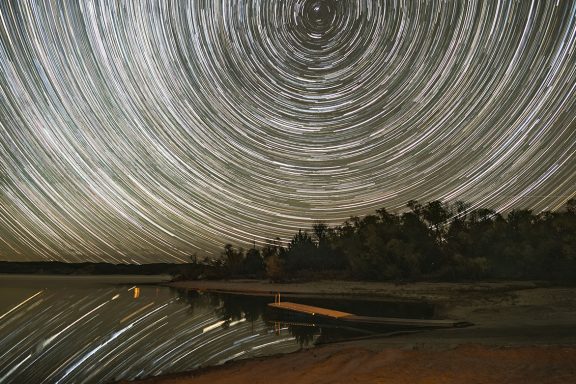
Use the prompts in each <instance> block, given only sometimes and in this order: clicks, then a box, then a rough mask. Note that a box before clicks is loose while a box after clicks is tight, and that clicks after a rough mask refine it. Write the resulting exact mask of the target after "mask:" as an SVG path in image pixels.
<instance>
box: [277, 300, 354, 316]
mask: <svg viewBox="0 0 576 384" xmlns="http://www.w3.org/2000/svg"><path fill="white" fill-rule="evenodd" d="M268 305H269V306H270V307H272V308H276V309H284V310H287V311H293V312H298V313H303V314H305V315H311V316H324V317H330V318H333V319H342V318H344V317H348V316H354V315H353V314H351V313H347V312H340V311H335V310H333V309H326V308H320V307H313V306H311V305H304V304H297V303H290V302H288V301H283V302H281V303H270V304H268Z"/></svg>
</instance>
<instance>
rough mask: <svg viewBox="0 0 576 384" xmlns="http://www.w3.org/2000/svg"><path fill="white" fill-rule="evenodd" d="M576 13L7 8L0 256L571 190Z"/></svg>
mask: <svg viewBox="0 0 576 384" xmlns="http://www.w3.org/2000/svg"><path fill="white" fill-rule="evenodd" d="M575 44H576V1H570V0H566V1H563V0H558V1H543V0H542V1H535V0H534V1H530V0H525V1H512V0H510V1H497V0H494V1H492V0H489V1H488V0H487V1H481V0H471V1H466V2H464V1H444V0H429V1H417V0H397V1H395V0H357V1H344V0H270V1H264V0H234V1H232V0H210V1H208V0H188V1H185V0H182V1H180V0H178V1H176V0H173V1H168V0H167V1H159V0H156V1H148V0H142V1H88V0H86V1H81V0H79V1H72V2H68V1H66V2H48V1H41V0H38V1H16V0H13V1H3V2H1V3H0V87H1V88H0V89H1V91H0V100H1V103H0V138H1V141H0V146H1V148H0V259H4V260H14V259H16V260H32V259H46V260H48V259H60V260H67V261H79V260H82V261H89V260H90V261H99V260H103V261H113V262H150V261H179V260H180V261H184V260H188V257H187V255H189V254H190V253H193V252H198V253H199V254H200V255H202V254H204V253H211V252H218V250H219V249H220V248H221V247H222V245H223V244H224V243H226V242H231V243H234V244H248V243H252V242H253V241H255V242H257V243H260V244H261V243H263V242H264V241H265V240H266V239H268V238H273V237H275V236H277V235H279V236H284V237H286V236H290V235H291V234H292V233H294V231H296V230H297V229H298V228H307V227H309V226H310V224H311V223H312V222H314V221H315V220H320V219H321V220H325V221H327V222H329V223H340V222H342V221H343V220H345V219H346V218H348V217H349V216H351V215H364V214H367V213H370V212H373V211H374V210H375V209H378V208H382V207H386V208H388V209H391V210H397V209H401V207H403V206H404V205H405V203H406V202H407V201H408V200H410V199H417V200H419V201H430V200H434V199H441V200H446V201H455V200H464V201H468V202H472V203H474V204H476V205H479V206H484V207H488V208H493V209H496V210H499V211H506V210H509V209H511V208H514V207H517V208H533V209H535V210H555V209H559V208H560V207H561V206H562V205H563V204H564V203H565V202H566V201H567V200H568V199H569V198H571V197H574V195H575V193H576V190H575V187H574V185H576V97H575V94H576V46H575Z"/></svg>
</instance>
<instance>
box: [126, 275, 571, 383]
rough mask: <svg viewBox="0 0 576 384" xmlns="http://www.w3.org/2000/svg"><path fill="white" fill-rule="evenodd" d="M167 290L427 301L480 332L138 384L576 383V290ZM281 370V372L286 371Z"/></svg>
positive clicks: (236, 286)
mask: <svg viewBox="0 0 576 384" xmlns="http://www.w3.org/2000/svg"><path fill="white" fill-rule="evenodd" d="M163 285H167V286H169V287H173V288H177V289H194V290H201V291H211V292H221V293H233V294H243V295H260V296H271V297H272V296H273V295H274V293H277V292H280V293H281V294H282V295H283V296H285V297H286V298H291V299H295V300H297V298H298V297H309V296H316V297H341V298H342V299H350V300H352V299H363V300H366V299H370V300H374V301H376V302H386V301H387V300H388V301H390V300H394V301H425V302H428V303H432V304H434V305H436V306H437V308H438V313H437V315H438V317H439V318H452V319H455V320H456V319H457V320H464V321H469V322H472V323H474V326H472V327H467V328H449V329H438V330H433V331H421V332H420V331H419V332H412V333H405V334H398V335H394V336H392V337H384V338H372V339H365V340H355V341H345V342H339V343H335V344H325V345H321V346H316V347H314V348H311V349H307V350H302V351H299V352H295V353H292V354H286V355H274V356H269V357H262V358H257V359H246V360H237V361H231V362H228V363H226V364H224V365H222V366H214V367H205V368H201V369H199V370H195V371H192V372H184V373H175V374H169V375H167V376H159V377H153V378H148V379H144V380H140V381H134V383H147V384H160V383H162V384H184V383H193V384H201V383H209V382H212V383H213V382H218V383H240V382H251V383H252V384H256V383H267V382H270V380H272V379H271V378H270V375H276V376H275V377H274V379H273V381H274V382H277V383H280V384H281V383H290V384H293V383H296V382H297V383H329V382H343V383H344V382H354V380H356V382H370V383H374V382H382V383H385V382H393V383H404V382H405V383H461V382H471V383H474V382H478V383H480V382H482V383H488V382H498V381H506V382H508V383H523V384H525V383H532V382H534V383H561V382H562V383H564V382H570V381H575V380H572V378H574V379H576V363H574V361H576V321H574V319H576V287H565V286H564V287H563V286H552V285H551V284H547V283H543V282H530V281H522V282H475V283H413V284H394V283H367V282H366V283H365V282H351V281H321V282H311V283H290V284H272V283H268V282H263V281H253V280H231V281H187V282H172V283H168V284H165V283H164V284H163ZM427 362H430V363H427ZM432 362H433V364H432ZM456 362H457V364H456ZM423 364H424V365H423ZM342 366H344V367H346V369H345V370H344V371H343V372H340V373H339V374H334V373H330V372H339V370H340V367H342ZM279 367H283V368H282V369H281V372H279V371H278V370H279ZM367 367H368V368H367ZM398 367H403V370H398V369H397V368H398ZM528 368H529V369H528ZM440 377H442V380H440V379H439V378H440ZM536 378H537V379H538V380H536ZM498 379H502V380H498ZM124 383H128V382H124Z"/></svg>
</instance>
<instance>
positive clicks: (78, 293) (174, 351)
mask: <svg viewBox="0 0 576 384" xmlns="http://www.w3.org/2000/svg"><path fill="white" fill-rule="evenodd" d="M0 279H1V282H0V382H1V383H38V382H48V383H79V382H90V383H91V382H94V383H102V382H110V381H114V380H120V379H134V378H137V377H144V376H151V375H158V374H162V373H168V372H179V371H185V370H191V369H194V368H197V367H199V366H201V365H214V364H220V363H223V362H225V361H227V360H230V359H236V358H244V357H251V356H261V355H268V354H276V353H283V352H290V351H294V350H297V349H299V348H300V346H301V344H300V342H301V341H303V340H302V339H300V340H298V339H297V337H296V336H294V335H292V334H291V333H290V331H289V329H288V328H287V327H283V326H281V327H278V326H277V327H275V326H274V324H273V323H267V322H266V321H264V320H263V319H262V317H261V316H260V313H261V312H262V309H260V310H259V311H258V310H256V311H252V312H251V313H246V312H244V311H243V310H242V308H241V307H235V306H234V305H231V304H230V302H231V301H230V300H227V301H225V300H222V299H221V298H219V297H217V296H213V295H208V294H198V293H190V294H187V293H185V292H178V291H175V290H171V289H169V288H165V287H156V286H151V285H148V286H147V285H142V284H135V285H133V284H129V285H123V286H122V285H114V283H118V282H119V281H121V280H122V279H120V278H118V277H113V278H105V279H103V278H98V277H54V278H50V277H30V276H0ZM137 279H138V280H139V281H138V282H139V283H142V282H146V281H148V282H149V281H151V280H156V281H157V280H158V278H152V279H150V278H147V279H146V278H144V279H139V278H134V277H129V278H125V279H123V280H124V282H129V281H132V282H134V281H135V280H137ZM267 301H268V302H269V301H270V300H269V299H268V300H267ZM264 305H265V303H264ZM256 307H257V306H256ZM312 339H313V337H311V338H310V340H308V339H306V340H304V344H307V343H308V342H309V341H312Z"/></svg>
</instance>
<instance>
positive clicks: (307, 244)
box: [195, 199, 576, 281]
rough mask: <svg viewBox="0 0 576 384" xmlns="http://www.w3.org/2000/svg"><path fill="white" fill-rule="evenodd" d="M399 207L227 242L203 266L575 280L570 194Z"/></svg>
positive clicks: (575, 221)
mask: <svg viewBox="0 0 576 384" xmlns="http://www.w3.org/2000/svg"><path fill="white" fill-rule="evenodd" d="M407 208H409V211H407V212H404V213H401V214H397V213H390V212H388V211H387V210H386V209H384V208H383V209H379V210H377V211H376V212H375V214H370V215H367V216H365V217H362V218H359V217H351V218H350V219H349V220H347V221H345V222H344V223H343V224H341V225H338V226H335V227H330V226H329V225H327V224H326V223H324V222H316V223H315V224H314V225H313V226H312V228H311V229H310V230H299V231H298V232H297V233H296V234H294V236H293V237H292V238H291V240H290V241H289V242H288V243H287V244H283V243H282V242H281V241H280V239H279V238H276V239H275V240H270V241H268V242H267V243H266V244H265V245H264V246H263V247H260V248H257V247H256V246H254V247H252V248H250V249H248V250H246V251H245V250H244V249H242V248H238V247H234V246H232V245H231V244H227V245H226V246H225V247H224V250H223V252H222V257H221V259H219V260H211V261H209V262H207V263H206V262H204V264H210V274H211V275H212V277H215V278H222V277H255V278H263V277H268V278H269V279H271V280H273V281H282V280H291V279H303V278H304V279H315V278H327V277H328V278H329V277H339V278H353V279H360V280H374V281H413V280H477V279H539V280H560V281H576V199H571V200H569V201H568V202H567V203H566V205H565V207H564V209H562V210H561V211H558V212H551V211H545V212H541V213H537V214H535V213H534V212H532V211H531V210H529V209H514V210H512V211H511V212H509V213H508V214H507V215H502V214H500V213H498V212H495V211H494V210H491V209H486V208H472V205H471V204H469V203H465V202H456V203H453V204H448V203H445V202H442V201H438V200H436V201H431V202H428V203H425V204H420V203H419V202H417V201H414V200H411V201H409V202H408V204H407ZM195 263H196V264H198V262H197V261H196V262H195ZM205 277H206V276H205ZM207 277H210V276H207Z"/></svg>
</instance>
